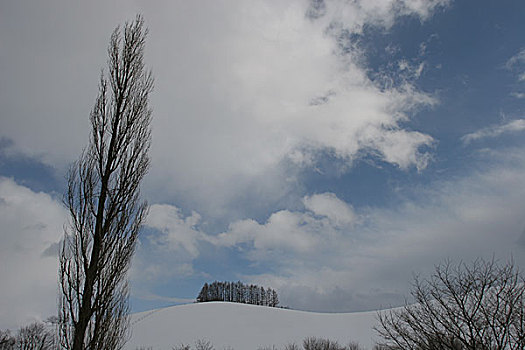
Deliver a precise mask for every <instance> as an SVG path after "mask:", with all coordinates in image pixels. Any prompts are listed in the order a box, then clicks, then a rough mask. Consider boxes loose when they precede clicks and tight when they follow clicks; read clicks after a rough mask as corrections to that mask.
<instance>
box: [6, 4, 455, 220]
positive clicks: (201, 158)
mask: <svg viewBox="0 0 525 350" xmlns="http://www.w3.org/2000/svg"><path fill="white" fill-rule="evenodd" d="M95 4H98V5H100V6H101V7H104V8H105V11H102V12H103V14H102V15H101V14H100V13H99V11H95V8H97V6H95V5H90V6H87V5H82V4H78V5H73V4H69V3H68V4H66V3H65V2H63V1H59V0H55V1H53V2H52V3H50V4H46V6H42V7H38V8H36V9H35V8H32V7H31V8H28V6H26V5H24V4H22V3H16V4H11V5H10V6H9V12H7V11H6V12H4V13H9V14H10V15H9V16H8V15H4V16H3V17H2V18H1V21H0V22H2V24H1V27H0V29H1V32H2V33H7V34H4V35H3V36H2V38H4V37H6V36H7V37H8V38H9V40H5V41H4V40H2V42H3V44H2V45H3V48H2V51H3V52H5V53H6V56H5V59H4V60H3V63H0V64H1V67H0V68H1V69H2V70H1V71H2V76H3V80H4V79H5V81H11V82H12V84H10V85H9V86H7V87H6V92H5V94H4V93H3V94H2V97H0V103H1V104H2V106H3V108H4V116H5V117H3V118H6V120H5V123H4V125H5V127H4V128H2V131H0V137H2V136H4V137H8V138H10V139H12V140H13V142H14V147H15V148H17V150H18V151H22V152H24V153H26V154H28V155H30V156H31V157H40V158H41V159H43V161H45V162H46V163H48V164H51V165H52V166H54V167H57V169H58V170H59V171H61V170H63V169H64V168H65V165H66V164H68V163H69V162H71V161H73V160H74V159H76V157H77V155H78V154H79V153H80V150H81V148H82V146H83V145H84V144H85V143H86V142H87V137H88V126H87V122H88V118H87V117H88V114H89V111H90V110H91V106H92V103H93V101H94V98H95V95H96V88H97V85H96V84H97V77H98V75H99V70H100V68H101V67H102V66H103V64H104V61H105V54H106V53H105V49H104V48H105V45H106V43H107V40H108V37H109V34H110V32H111V30H112V28H113V27H114V26H115V25H116V24H117V23H122V22H123V21H124V20H125V19H129V18H132V17H133V13H135V12H142V13H144V15H145V18H146V20H147V25H148V26H149V28H150V35H149V38H148V42H147V49H146V50H147V62H148V64H149V65H150V66H151V67H152V68H153V71H154V74H155V76H156V90H155V91H156V92H155V95H154V96H153V98H152V105H153V108H154V122H153V147H152V161H153V167H152V169H151V173H150V176H149V179H148V180H147V186H146V189H147V193H148V195H150V196H151V197H155V198H161V199H162V200H166V201H173V200H177V201H183V202H185V203H186V204H187V207H190V208H191V207H196V208H199V210H200V211H201V212H202V213H203V215H204V214H205V215H211V216H215V217H223V218H225V217H229V216H235V215H237V216H239V215H240V216H241V217H242V215H246V214H250V213H251V212H250V211H252V212H253V211H257V210H259V209H258V208H256V205H255V204H251V205H249V204H248V203H255V202H256V201H255V200H253V199H254V198H257V199H258V202H259V203H261V204H260V205H261V206H263V207H264V205H269V203H275V202H278V201H279V200H283V198H284V197H286V196H287V195H289V193H290V192H291V191H294V190H295V187H294V186H295V184H296V182H295V174H297V172H300V171H301V169H304V168H312V167H315V165H316V163H317V162H318V160H319V159H318V157H319V154H320V153H323V152H328V153H330V154H332V155H333V156H334V157H336V158H338V159H340V160H341V161H342V162H344V163H345V164H346V165H347V167H348V168H350V167H351V166H352V164H354V162H355V160H356V159H360V158H361V157H364V156H368V155H372V156H373V157H375V158H377V159H379V160H381V161H384V162H387V163H391V164H394V165H395V166H397V167H399V168H401V169H409V168H411V167H415V168H417V169H419V170H422V169H424V168H425V167H426V166H427V164H428V161H429V158H430V157H429V147H432V145H433V144H434V140H433V138H432V136H431V135H428V134H425V133H422V132H418V131H417V130H412V129H409V128H407V127H406V126H405V125H406V124H407V122H409V121H410V119H411V117H412V116H413V114H414V113H416V112H417V111H419V110H420V109H422V108H429V107H432V106H433V105H434V104H436V103H437V101H436V99H435V98H434V97H433V96H431V95H429V94H428V93H426V92H423V91H419V90H417V89H416V88H415V87H414V86H413V84H412V83H411V82H410V80H406V81H405V83H404V84H402V85H399V86H395V87H385V86H378V85H377V84H375V83H374V82H373V81H372V80H371V79H370V78H369V77H368V73H369V67H367V63H366V58H365V55H364V52H363V49H362V48H360V47H359V45H358V43H357V42H356V41H355V40H354V39H355V38H358V37H359V35H361V34H362V32H363V28H365V27H366V26H375V27H377V28H381V29H382V30H388V29H389V28H390V27H391V26H392V25H393V24H394V23H395V21H396V20H397V19H398V18H400V17H403V16H414V17H417V18H419V19H420V20H422V21H424V20H426V19H428V18H429V17H431V16H432V15H433V13H434V12H435V11H438V10H440V9H442V8H444V7H446V5H447V4H448V1H445V0H427V1H424V0H404V1H399V0H382V1H353V2H347V1H339V0H334V1H311V2H308V1H303V0H296V1H287V2H275V1H263V2H258V3H257V4H247V3H245V2H242V1H241V2H232V3H228V4H224V3H215V2H210V3H208V4H207V5H206V6H201V4H196V3H192V2H189V3H172V2H156V3H151V4H148V5H147V6H146V5H144V6H142V5H134V6H133V5H131V6H130V5H129V4H128V3H127V2H126V3H124V2H121V1H116V2H114V3H112V5H111V6H107V4H106V3H103V2H95ZM58 8H60V9H61V10H63V11H67V12H68V16H61V15H60V14H59V13H57V11H56V9H58ZM122 8H123V9H125V11H121V9H122ZM36 10H38V11H36ZM16 14H18V16H16ZM22 14H23V15H22ZM126 16H127V17H126ZM11 18H23V20H21V21H13V20H12V19H11ZM93 23H97V26H93V25H92V24H93ZM14 33H16V34H17V35H16V40H14V37H15V36H14ZM35 33H37V35H36V36H35V35H34V34H35ZM9 34H10V35H9ZM46 38H50V39H46ZM352 38H354V39H352ZM28 50H36V51H38V53H39V54H38V60H34V59H33V58H34V57H35V54H34V53H31V54H29V53H28V52H27V51H28ZM32 57H33V58H32ZM42 67H46V69H42ZM21 97H23V98H21ZM27 100H31V101H32V103H31V104H27V103H26V101H27ZM28 125H31V126H32V127H31V128H28V127H27V126H28ZM56 125H60V126H61V130H69V131H70V132H67V133H65V132H57V129H56V127H55V126H56ZM50 134H51V135H53V137H52V138H49V137H48V136H47V135H50ZM82 135H84V137H82ZM240 201H242V202H243V204H242V205H240V206H239V205H238V203H239V202H240ZM265 203H266V204H265ZM241 208H244V209H245V212H244V213H240V214H235V212H236V211H237V212H239V211H241ZM264 208H267V207H264Z"/></svg>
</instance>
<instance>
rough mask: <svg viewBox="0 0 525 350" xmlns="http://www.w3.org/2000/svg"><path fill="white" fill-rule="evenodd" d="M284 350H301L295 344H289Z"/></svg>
mask: <svg viewBox="0 0 525 350" xmlns="http://www.w3.org/2000/svg"><path fill="white" fill-rule="evenodd" d="M284 350H299V345H297V344H295V343H289V344H286V345H285V346H284Z"/></svg>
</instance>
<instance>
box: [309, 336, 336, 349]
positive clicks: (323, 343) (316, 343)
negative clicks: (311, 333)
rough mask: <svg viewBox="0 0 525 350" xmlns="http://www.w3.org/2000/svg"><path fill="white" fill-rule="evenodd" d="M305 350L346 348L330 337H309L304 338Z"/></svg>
mask: <svg viewBox="0 0 525 350" xmlns="http://www.w3.org/2000/svg"><path fill="white" fill-rule="evenodd" d="M303 348H304V350H344V349H345V348H344V347H342V346H340V345H339V343H337V342H336V341H333V340H330V339H324V338H316V337H308V338H305V339H304V340H303Z"/></svg>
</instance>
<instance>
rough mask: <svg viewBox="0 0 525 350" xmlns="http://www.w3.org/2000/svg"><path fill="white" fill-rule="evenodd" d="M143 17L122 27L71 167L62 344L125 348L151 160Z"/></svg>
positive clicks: (62, 264) (95, 348) (81, 348)
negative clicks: (142, 192) (87, 133)
mask: <svg viewBox="0 0 525 350" xmlns="http://www.w3.org/2000/svg"><path fill="white" fill-rule="evenodd" d="M143 23H144V21H143V18H142V17H141V16H137V18H136V20H135V21H133V22H131V23H126V24H125V26H124V28H119V27H117V28H116V29H115V31H114V32H113V34H112V36H111V41H110V45H109V48H108V54H109V59H108V66H109V67H108V72H107V74H104V73H103V74H102V76H101V79H100V88H99V94H98V97H97V99H96V103H95V106H94V108H93V110H92V112H91V116H90V121H91V137H90V140H89V145H88V147H87V148H86V149H85V150H84V151H83V153H82V155H81V156H80V158H79V160H78V161H77V162H76V163H75V164H74V165H73V166H72V167H71V170H70V172H69V176H68V189H67V194H66V195H65V199H64V202H65V205H66V207H67V209H68V210H69V214H70V222H69V225H68V226H67V227H66V229H65V234H64V240H63V245H62V247H61V252H60V271H59V275H60V288H61V295H60V298H59V301H60V306H59V315H60V325H61V326H60V332H61V337H60V338H61V345H62V346H63V347H64V348H66V349H73V350H84V349H90V350H111V349H120V348H122V347H123V344H124V343H125V341H126V340H127V336H128V333H127V329H128V324H129V317H128V314H129V306H128V284H127V279H126V274H127V271H128V268H129V266H130V261H131V258H132V256H133V253H134V251H135V245H136V241H137V236H138V233H139V231H140V228H141V226H142V223H143V221H144V219H145V217H146V213H147V204H146V203H145V202H141V200H140V196H139V185H140V182H141V180H142V179H143V177H144V176H145V174H146V172H147V170H148V166H149V157H148V151H149V148H150V139H151V136H150V135H151V131H150V122H151V110H150V108H149V106H148V99H149V94H150V92H151V91H152V89H153V78H152V75H151V73H150V72H149V71H146V70H145V67H144V62H143V55H144V45H145V39H146V34H147V30H145V29H144V28H143Z"/></svg>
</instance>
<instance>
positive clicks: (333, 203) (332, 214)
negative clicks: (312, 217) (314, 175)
mask: <svg viewBox="0 0 525 350" xmlns="http://www.w3.org/2000/svg"><path fill="white" fill-rule="evenodd" d="M303 203H304V206H305V208H306V209H308V210H311V211H312V212H313V213H314V214H316V215H320V216H326V217H327V218H328V219H330V220H331V221H332V222H333V223H334V224H335V225H337V226H348V225H351V224H353V223H354V222H355V221H356V220H357V215H356V214H355V213H354V209H353V208H352V206H351V205H349V204H348V203H345V202H344V201H342V200H340V199H339V198H337V196H336V195H335V194H334V193H321V194H315V195H313V196H309V197H308V196H307V197H304V198H303Z"/></svg>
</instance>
